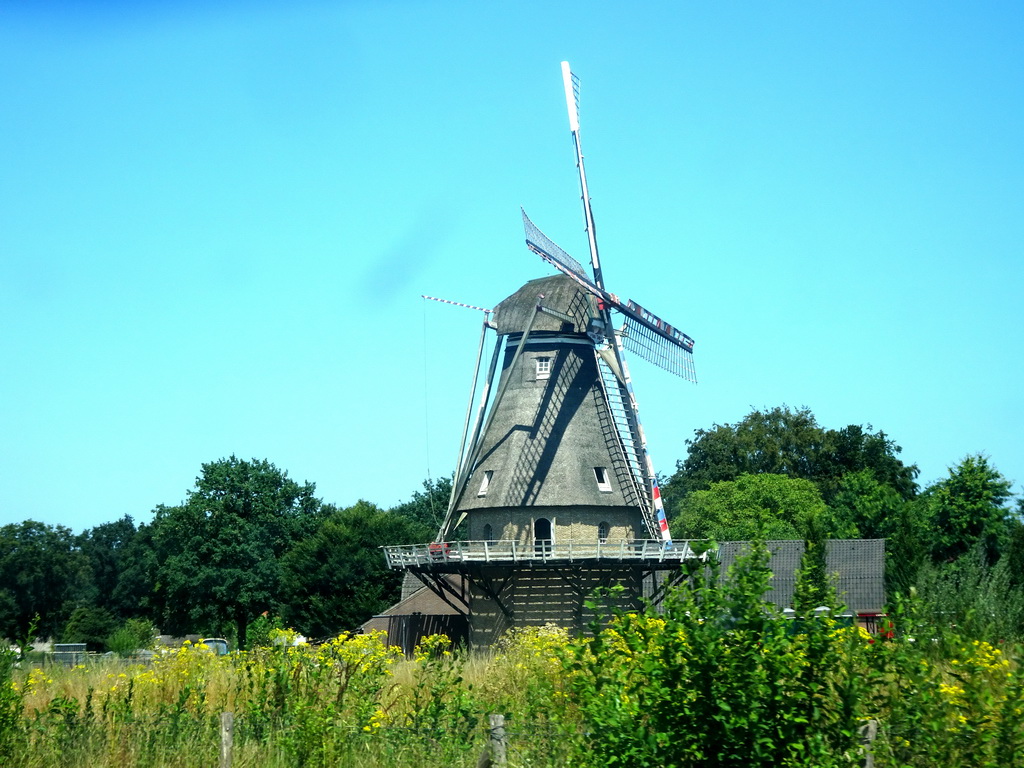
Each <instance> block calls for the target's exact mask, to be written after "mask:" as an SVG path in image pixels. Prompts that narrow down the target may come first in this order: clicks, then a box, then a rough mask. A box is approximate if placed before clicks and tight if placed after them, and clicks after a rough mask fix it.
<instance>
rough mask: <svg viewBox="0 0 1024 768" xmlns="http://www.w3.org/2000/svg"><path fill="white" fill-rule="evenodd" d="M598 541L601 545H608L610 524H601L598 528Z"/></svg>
mask: <svg viewBox="0 0 1024 768" xmlns="http://www.w3.org/2000/svg"><path fill="white" fill-rule="evenodd" d="M597 541H598V543H599V544H607V543H608V523H599V524H598V526H597Z"/></svg>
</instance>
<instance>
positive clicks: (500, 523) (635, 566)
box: [385, 62, 695, 646]
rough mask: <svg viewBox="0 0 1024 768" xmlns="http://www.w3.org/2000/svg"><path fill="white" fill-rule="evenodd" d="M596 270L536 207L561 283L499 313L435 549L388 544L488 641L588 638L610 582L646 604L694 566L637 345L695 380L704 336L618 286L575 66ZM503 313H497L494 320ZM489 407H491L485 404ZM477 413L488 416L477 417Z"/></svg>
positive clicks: (524, 293) (476, 638)
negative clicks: (518, 630)
mask: <svg viewBox="0 0 1024 768" xmlns="http://www.w3.org/2000/svg"><path fill="white" fill-rule="evenodd" d="M562 75H563V82H564V86H565V94H566V105H567V107H568V111H569V125H570V130H571V132H572V137H573V147H574V151H575V156H576V166H577V168H578V171H579V178H580V186H581V190H582V198H583V210H584V218H585V225H586V232H587V236H588V241H589V249H590V260H591V273H590V274H588V273H587V270H585V269H584V268H583V266H582V265H581V264H579V262H577V261H576V260H575V259H573V258H572V257H571V256H570V255H569V254H567V253H566V252H565V251H563V250H562V249H561V248H559V247H558V246H557V245H556V244H555V243H554V242H552V241H551V240H550V239H549V238H548V237H546V236H545V235H544V234H543V233H542V232H541V231H540V230H539V229H538V228H537V227H536V226H535V225H534V224H533V222H531V221H530V219H529V218H528V217H527V216H526V213H525V212H524V213H523V223H524V226H525V230H526V244H527V247H528V248H529V249H530V250H531V251H533V252H534V253H536V254H537V255H539V256H540V257H541V258H542V259H543V260H544V261H545V262H547V263H548V264H550V265H551V266H553V267H554V268H555V269H556V270H557V271H558V274H556V275H552V276H549V277H543V278H539V279H536V280H531V281H530V282H528V283H526V285H524V286H522V287H521V288H520V289H519V290H518V291H516V292H515V293H514V294H512V295H511V296H509V297H508V298H506V299H505V300H504V301H502V302H501V303H499V304H498V305H497V306H496V307H495V308H494V310H485V320H484V327H483V330H482V333H481V343H480V350H479V352H478V356H477V367H476V371H475V372H474V382H476V381H477V379H478V372H479V369H480V363H481V360H482V353H483V351H484V347H485V340H486V335H487V333H488V331H490V330H493V331H495V332H496V335H497V340H496V342H495V345H494V350H493V353H492V356H491V359H490V367H489V370H488V373H487V376H486V377H485V379H484V384H483V387H482V391H481V393H480V395H479V397H477V392H476V385H475V384H474V390H473V393H472V394H471V397H470V408H469V411H468V412H467V416H466V424H465V427H464V434H463V439H462V445H461V447H460V450H459V460H458V468H457V470H456V473H455V479H454V483H453V489H452V495H451V499H450V502H449V507H448V511H447V514H446V516H445V519H444V522H443V523H442V525H441V527H440V530H439V531H438V534H437V537H436V539H435V541H434V542H432V543H430V544H424V545H416V546H400V547H387V548H386V549H385V554H386V556H387V559H388V563H389V565H390V566H391V567H392V568H396V569H405V570H407V571H409V572H410V573H412V574H415V575H416V576H417V577H418V578H419V579H420V580H421V581H422V582H423V583H424V584H425V585H427V586H428V587H430V588H431V589H432V590H433V591H434V592H435V593H436V594H437V595H438V596H441V597H442V598H443V599H445V600H446V601H447V602H448V603H449V604H450V605H452V606H453V607H455V608H456V609H458V610H460V611H461V612H464V613H465V614H466V615H467V617H468V623H469V637H470V642H471V644H473V645H478V646H479V645H486V644H488V643H490V642H491V641H492V640H493V639H495V638H496V637H498V636H499V635H500V634H501V633H502V632H503V631H504V630H505V629H507V628H508V627H510V626H516V625H538V624H545V623H549V622H550V623H555V624H558V625H561V626H566V627H569V628H571V629H573V630H577V631H580V630H583V629H584V628H585V626H586V625H587V623H588V621H589V619H590V616H589V615H588V612H587V609H586V607H585V602H586V601H587V598H588V596H589V595H590V594H591V593H592V592H593V590H594V589H595V588H597V587H611V586H616V585H620V586H622V587H624V589H623V590H620V591H618V592H617V594H618V595H619V597H618V598H617V600H618V602H619V606H620V607H623V608H626V609H632V608H636V607H639V605H640V599H641V596H642V595H643V594H644V593H645V591H646V593H647V595H648V596H653V597H655V598H656V597H657V591H656V590H652V587H653V585H654V584H655V583H665V582H664V580H656V579H654V578H653V577H654V575H655V574H656V573H657V572H659V571H675V572H678V571H679V565H680V562H681V561H682V560H683V559H685V558H687V557H692V556H693V553H692V551H691V550H690V548H689V546H688V545H687V544H686V543H679V542H677V543H673V542H672V539H671V537H670V535H669V530H668V524H667V521H666V519H665V512H664V510H663V508H662V505H661V496H660V491H659V489H658V484H657V479H656V477H655V473H654V469H653V465H652V463H651V460H650V458H649V456H648V455H647V449H646V442H645V439H644V433H643V428H642V426H641V424H640V419H639V415H638V409H637V405H636V399H635V397H634V394H633V388H632V384H631V380H630V375H629V369H628V367H627V365H626V359H625V352H626V351H628V352H630V353H631V354H634V355H636V356H638V357H641V358H643V359H645V360H648V361H650V362H653V363H655V364H657V365H659V366H661V367H663V368H665V369H667V370H669V371H671V372H672V373H675V374H677V375H679V376H681V377H683V378H685V379H688V380H691V381H694V380H695V378H694V373H693V362H692V351H693V340H692V339H691V338H690V337H689V336H687V335H686V334H684V333H682V332H680V331H678V330H676V329H675V328H673V327H672V326H671V325H669V324H668V323H666V322H664V321H663V320H661V319H660V318H659V317H657V316H656V315H654V314H653V313H651V312H648V311H647V310H645V309H643V308H642V307H640V306H639V305H638V304H636V303H635V302H632V301H625V302H624V301H621V300H620V299H619V298H618V297H617V296H616V295H615V294H613V293H611V292H609V291H608V290H607V289H606V287H605V282H604V275H603V273H602V270H601V264H600V260H599V256H598V249H597V238H596V235H595V230H594V221H593V214H592V212H591V207H590V195H589V191H588V188H587V179H586V172H585V170H584V165H583V153H582V150H581V147H580V138H579V119H578V96H579V90H578V80H576V78H575V77H574V76H573V75H572V73H571V72H570V70H569V65H568V63H567V62H563V63H562ZM492 315H493V317H492ZM474 405H475V406H476V407H475V408H474ZM474 411H475V415H474Z"/></svg>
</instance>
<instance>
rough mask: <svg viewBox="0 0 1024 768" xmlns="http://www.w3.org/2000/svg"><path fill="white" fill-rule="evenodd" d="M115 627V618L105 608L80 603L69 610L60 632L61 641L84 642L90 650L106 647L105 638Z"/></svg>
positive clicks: (100, 649) (100, 650)
mask: <svg viewBox="0 0 1024 768" xmlns="http://www.w3.org/2000/svg"><path fill="white" fill-rule="evenodd" d="M116 628H117V619H116V618H114V616H113V614H111V613H110V611H108V610H107V609H106V608H100V607H98V606H96V605H93V604H82V605H79V606H78V607H77V608H75V610H74V611H72V612H71V616H70V617H68V620H67V621H66V622H65V623H64V628H63V629H62V630H61V633H60V640H61V642H62V643H85V644H86V645H87V646H88V649H89V650H90V651H94V652H97V653H99V652H102V651H105V650H106V649H107V638H109V637H110V635H111V633H112V632H113V631H114V630H115V629H116Z"/></svg>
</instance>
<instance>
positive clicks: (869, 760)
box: [857, 720, 878, 768]
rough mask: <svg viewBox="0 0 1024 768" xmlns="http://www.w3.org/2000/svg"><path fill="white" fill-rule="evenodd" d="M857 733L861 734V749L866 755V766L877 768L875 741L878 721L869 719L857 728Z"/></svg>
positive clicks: (865, 767)
mask: <svg viewBox="0 0 1024 768" xmlns="http://www.w3.org/2000/svg"><path fill="white" fill-rule="evenodd" d="M857 735H858V736H860V751H861V754H862V755H863V756H864V768H875V752H874V746H875V744H874V742H875V737H876V736H877V735H878V721H877V720H868V721H867V722H866V723H864V725H862V726H861V727H860V728H858V729H857Z"/></svg>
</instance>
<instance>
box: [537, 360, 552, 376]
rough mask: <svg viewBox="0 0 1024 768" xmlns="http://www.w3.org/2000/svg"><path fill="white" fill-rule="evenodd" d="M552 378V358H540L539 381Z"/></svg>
mask: <svg viewBox="0 0 1024 768" xmlns="http://www.w3.org/2000/svg"><path fill="white" fill-rule="evenodd" d="M550 378H551V358H550V357H538V358H537V381H541V380H542V379H550Z"/></svg>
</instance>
